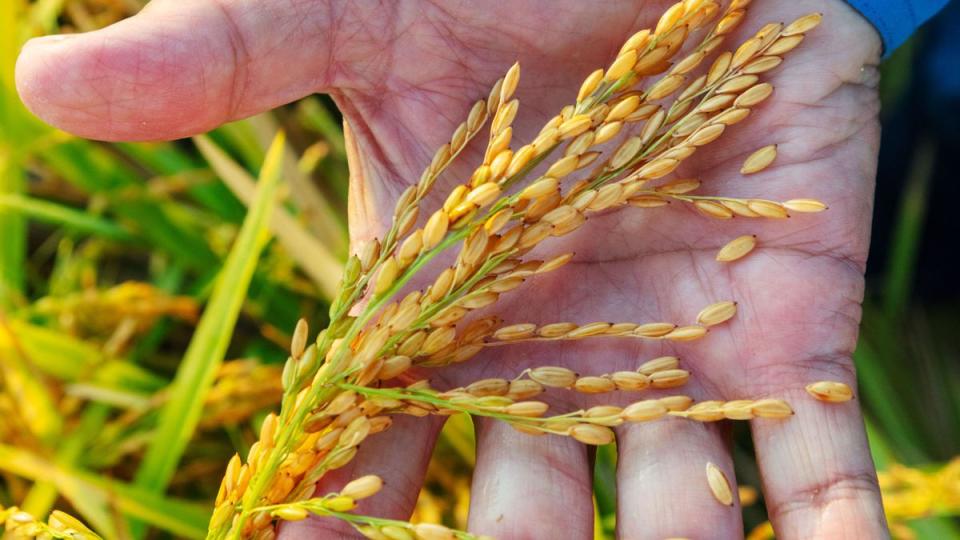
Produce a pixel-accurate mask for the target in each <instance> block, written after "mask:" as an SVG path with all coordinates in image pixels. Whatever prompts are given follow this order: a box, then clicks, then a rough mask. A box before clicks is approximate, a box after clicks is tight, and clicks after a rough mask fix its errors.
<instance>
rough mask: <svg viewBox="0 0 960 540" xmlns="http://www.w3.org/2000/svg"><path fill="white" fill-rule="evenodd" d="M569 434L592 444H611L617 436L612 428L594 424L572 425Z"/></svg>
mask: <svg viewBox="0 0 960 540" xmlns="http://www.w3.org/2000/svg"><path fill="white" fill-rule="evenodd" d="M567 434H568V435H570V436H571V437H573V438H574V439H576V440H578V441H580V442H582V443H584V444H589V445H592V446H602V445H605V444H610V443H612V442H613V441H614V439H615V438H616V437H615V436H614V434H613V430H612V429H610V428H608V427H605V426H597V425H594V424H577V425H575V426H573V427H571V428H570V429H569V430H568V431H567Z"/></svg>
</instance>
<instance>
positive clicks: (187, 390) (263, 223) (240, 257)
mask: <svg viewBox="0 0 960 540" xmlns="http://www.w3.org/2000/svg"><path fill="white" fill-rule="evenodd" d="M283 141H284V137H283V134H282V133H281V134H278V135H277V137H276V138H275V139H274V142H273V144H272V145H271V147H270V150H269V151H268V152H267V158H266V160H265V161H264V165H263V169H262V170H261V172H260V181H259V183H258V187H257V194H256V196H255V198H254V204H253V205H251V207H250V212H249V213H248V214H247V217H246V219H245V220H244V222H243V227H242V228H241V230H240V234H239V236H238V237H237V240H236V242H235V244H234V246H233V248H232V249H231V251H230V254H229V255H228V256H227V260H226V263H225V265H224V267H223V269H222V270H221V272H220V274H219V277H218V279H217V283H216V285H215V286H214V290H213V294H212V295H211V297H210V301H209V303H208V304H207V307H206V310H205V311H204V314H203V317H202V318H201V319H200V323H199V324H198V325H197V330H196V332H195V333H194V335H193V338H192V339H191V340H190V345H189V347H188V348H187V352H186V355H185V357H184V359H183V362H182V363H181V365H180V368H179V369H178V370H177V374H176V377H175V378H174V381H173V383H172V384H171V387H170V396H171V400H170V401H168V402H167V403H166V405H165V406H164V407H163V410H162V411H161V413H160V420H159V425H158V426H157V429H156V431H155V433H154V436H153V439H152V441H151V443H150V446H149V448H148V449H147V453H146V456H145V457H144V459H143V462H142V463H141V465H140V469H139V470H138V471H137V475H136V484H137V485H138V486H140V487H142V488H143V489H145V490H147V491H150V492H154V493H160V492H163V491H164V489H165V488H166V486H167V484H168V483H169V482H170V479H171V478H172V477H173V474H174V472H175V470H176V467H177V464H178V463H179V462H180V458H181V456H182V455H183V452H184V449H185V448H186V446H187V443H188V442H189V441H190V438H191V437H192V436H193V433H194V431H195V430H196V427H197V423H198V422H199V420H200V414H201V412H202V410H203V402H204V398H205V397H206V395H207V392H208V390H209V389H210V387H211V385H212V384H213V381H214V377H215V376H216V372H217V369H218V368H219V367H220V364H221V363H222V362H223V358H224V355H225V354H226V352H227V345H228V344H229V342H230V338H231V336H232V335H233V329H234V325H235V324H236V321H237V317H238V315H239V313H240V308H241V307H242V305H243V301H244V298H245V297H246V295H247V288H248V287H249V285H250V281H251V279H252V277H253V273H254V270H255V269H256V265H257V260H258V258H259V256H260V253H261V252H262V251H263V248H264V246H265V245H266V244H267V241H268V240H269V234H268V227H267V226H268V223H269V221H270V215H271V210H272V209H273V207H274V206H275V195H276V191H277V185H278V183H279V180H280V171H281V152H282V150H283Z"/></svg>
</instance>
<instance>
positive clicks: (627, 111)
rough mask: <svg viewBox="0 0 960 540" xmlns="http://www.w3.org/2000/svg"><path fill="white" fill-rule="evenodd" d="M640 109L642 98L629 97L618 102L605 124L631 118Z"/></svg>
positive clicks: (609, 113)
mask: <svg viewBox="0 0 960 540" xmlns="http://www.w3.org/2000/svg"><path fill="white" fill-rule="evenodd" d="M639 107H640V96H628V97H626V98H624V99H621V100H620V101H619V102H617V104H616V105H614V106H613V107H611V108H610V111H609V112H608V113H607V116H606V118H605V119H604V121H605V122H616V121H618V120H623V119H624V118H626V117H628V116H630V115H631V114H633V113H634V112H636V110H637V109H638V108H639Z"/></svg>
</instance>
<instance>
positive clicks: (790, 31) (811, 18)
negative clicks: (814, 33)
mask: <svg viewBox="0 0 960 540" xmlns="http://www.w3.org/2000/svg"><path fill="white" fill-rule="evenodd" d="M822 19H823V14H822V13H811V14H809V15H804V16H803V17H800V18H799V19H797V20H795V21H793V22H792V23H790V24H789V25H787V27H786V28H784V29H783V32H781V35H782V36H794V35H797V34H805V33H807V32H809V31H810V30H813V29H814V28H816V27H817V26H818V25H819V24H820V21H821V20H822Z"/></svg>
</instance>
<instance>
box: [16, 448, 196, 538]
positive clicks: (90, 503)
mask: <svg viewBox="0 0 960 540" xmlns="http://www.w3.org/2000/svg"><path fill="white" fill-rule="evenodd" d="M0 470H3V471H7V472H9V473H11V474H15V475H17V476H22V477H24V478H28V479H30V480H34V481H40V480H46V481H50V482H52V483H53V484H54V485H55V486H56V487H57V490H58V491H59V492H60V493H62V494H63V495H64V497H66V498H67V499H68V500H69V501H70V502H71V504H73V505H74V506H76V507H77V508H78V509H79V510H80V512H81V513H82V514H83V516H84V518H85V519H86V520H87V521H89V522H90V524H91V525H93V527H94V528H96V529H99V530H100V531H101V532H104V533H107V531H110V530H112V529H113V528H114V525H113V524H112V521H113V516H112V512H111V509H112V508H113V509H116V510H119V511H120V512H121V513H123V514H125V515H127V516H131V517H134V518H137V519H141V520H143V521H145V522H147V523H150V524H151V525H155V526H156V527H158V528H160V529H163V530H165V531H169V532H171V533H173V534H174V535H176V536H179V537H186V538H203V537H204V536H205V535H206V530H207V521H208V519H209V510H208V509H207V508H205V507H203V506H199V505H196V504H193V503H190V502H186V501H180V500H176V499H170V498H166V497H163V496H162V495H157V494H155V493H150V492H149V491H148V490H145V489H142V488H139V487H136V486H131V485H130V484H125V483H123V482H118V481H114V480H107V479H104V478H101V477H99V476H96V475H93V474H90V473H86V472H82V471H77V470H73V469H71V468H68V467H63V466H60V465H57V464H55V463H50V462H49V461H46V460H44V459H41V458H39V457H37V456H35V455H34V454H32V453H30V452H27V451H25V450H21V449H19V448H14V447H12V446H7V445H2V444H0Z"/></svg>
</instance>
